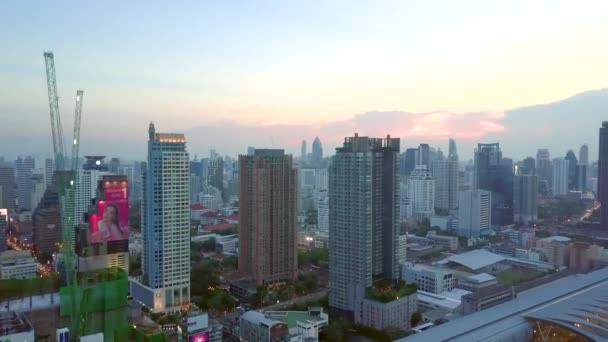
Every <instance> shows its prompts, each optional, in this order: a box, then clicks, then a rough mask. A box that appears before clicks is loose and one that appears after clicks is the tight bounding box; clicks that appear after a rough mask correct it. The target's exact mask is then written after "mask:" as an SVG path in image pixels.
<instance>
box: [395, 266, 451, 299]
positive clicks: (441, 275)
mask: <svg viewBox="0 0 608 342" xmlns="http://www.w3.org/2000/svg"><path fill="white" fill-rule="evenodd" d="M401 267H402V271H401V272H402V273H401V279H403V280H405V282H406V283H408V284H409V283H414V284H416V286H417V288H418V290H419V291H424V292H430V293H435V294H438V293H441V292H444V291H451V290H452V289H453V288H454V279H455V277H454V273H453V272H452V271H450V270H449V269H448V268H439V267H432V266H426V265H420V264H416V265H409V264H404V265H402V266H401Z"/></svg>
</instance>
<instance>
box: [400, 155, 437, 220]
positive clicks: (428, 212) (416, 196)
mask: <svg viewBox="0 0 608 342" xmlns="http://www.w3.org/2000/svg"><path fill="white" fill-rule="evenodd" d="M407 183H408V197H409V199H410V201H409V202H410V205H411V206H412V215H413V216H414V217H416V219H418V220H421V219H423V218H428V219H430V218H431V216H433V215H434V214H435V179H433V177H432V176H431V172H430V171H429V170H427V166H426V165H416V168H415V169H414V171H413V172H412V174H411V175H410V177H409V178H408V180H407Z"/></svg>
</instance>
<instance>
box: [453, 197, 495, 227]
mask: <svg viewBox="0 0 608 342" xmlns="http://www.w3.org/2000/svg"><path fill="white" fill-rule="evenodd" d="M491 203H492V192H490V191H486V190H466V191H460V192H459V193H458V235H459V236H462V237H466V238H478V237H479V236H480V234H481V231H482V230H485V229H490V226H491V224H492V210H491Z"/></svg>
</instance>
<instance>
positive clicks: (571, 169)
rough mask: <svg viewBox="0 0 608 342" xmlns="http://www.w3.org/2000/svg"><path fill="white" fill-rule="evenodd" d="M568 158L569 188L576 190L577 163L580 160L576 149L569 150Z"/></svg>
mask: <svg viewBox="0 0 608 342" xmlns="http://www.w3.org/2000/svg"><path fill="white" fill-rule="evenodd" d="M566 160H567V161H568V190H576V178H577V177H576V165H578V161H577V160H576V155H575V154H574V151H572V150H568V153H566Z"/></svg>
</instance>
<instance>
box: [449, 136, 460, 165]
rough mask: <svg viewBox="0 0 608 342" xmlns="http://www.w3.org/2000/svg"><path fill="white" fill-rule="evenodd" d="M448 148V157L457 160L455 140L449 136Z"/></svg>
mask: <svg viewBox="0 0 608 342" xmlns="http://www.w3.org/2000/svg"><path fill="white" fill-rule="evenodd" d="M449 143H450V149H449V151H448V159H450V160H456V161H458V151H457V150H456V141H455V140H454V139H452V138H450V142H449Z"/></svg>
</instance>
